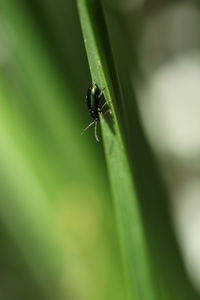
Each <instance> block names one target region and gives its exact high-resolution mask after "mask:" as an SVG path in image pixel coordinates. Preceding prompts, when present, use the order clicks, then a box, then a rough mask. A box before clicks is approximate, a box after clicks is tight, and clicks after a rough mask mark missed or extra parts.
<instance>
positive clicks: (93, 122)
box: [81, 121, 95, 135]
mask: <svg viewBox="0 0 200 300" xmlns="http://www.w3.org/2000/svg"><path fill="white" fill-rule="evenodd" d="M93 124H95V121H92V122H91V123H90V124H89V125H88V126H87V127H85V129H83V131H82V132H81V135H83V134H84V132H85V131H86V130H87V129H88V128H90V127H91V126H92V125H93Z"/></svg>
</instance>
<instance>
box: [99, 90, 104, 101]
mask: <svg viewBox="0 0 200 300" xmlns="http://www.w3.org/2000/svg"><path fill="white" fill-rule="evenodd" d="M104 90H105V88H103V89H102V90H101V92H100V94H99V96H98V98H99V99H100V98H101V96H102V95H103V92H104Z"/></svg>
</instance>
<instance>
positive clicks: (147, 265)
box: [77, 0, 161, 300]
mask: <svg viewBox="0 0 200 300" xmlns="http://www.w3.org/2000/svg"><path fill="white" fill-rule="evenodd" d="M77 4H78V10H79V15H80V21H81V26H82V31H83V36H84V42H85V46H86V51H87V56H88V61H89V66H90V71H91V75H92V81H93V82H96V83H97V84H98V86H99V87H100V88H105V98H106V100H109V101H111V103H112V104H111V105H110V107H111V110H112V115H111V116H110V118H109V119H106V117H105V118H101V125H102V133H103V140H104V146H105V154H106V160H107V165H108V170H109V176H110V182H111V188H112V192H113V198H114V204H115V209H116V216H117V225H118V228H119V236H120V245H121V250H122V259H123V266H124V275H125V282H126V285H127V292H128V293H127V295H128V298H130V299H135V300H139V299H140V300H153V299H161V298H160V296H159V292H158V288H157V284H156V281H155V276H154V273H153V271H152V265H151V259H150V256H149V251H148V246H147V243H146V237H145V232H144V228H143V223H142V219H141V214H140V209H139V203H138V201H139V199H138V198H137V195H136V192H135V186H134V181H133V178H132V173H131V170H130V166H129V160H128V157H127V154H126V150H125V146H124V142H123V138H122V134H121V131H120V122H119V114H118V115H116V113H115V109H116V108H117V105H116V102H117V98H118V94H116V91H117V93H118V91H119V88H118V85H117V83H116V78H115V75H114V68H113V65H112V56H111V52H110V49H109V46H108V39H107V32H106V27H105V23H104V18H103V13H102V8H101V5H100V2H99V1H88V0H77ZM106 39H107V40H106ZM128 100H129V101H130V99H128ZM113 105H115V108H114V106H113Z"/></svg>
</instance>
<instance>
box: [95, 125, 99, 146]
mask: <svg viewBox="0 0 200 300" xmlns="http://www.w3.org/2000/svg"><path fill="white" fill-rule="evenodd" d="M97 123H98V122H97V121H94V136H95V139H96V140H97V142H99V138H98V135H97Z"/></svg>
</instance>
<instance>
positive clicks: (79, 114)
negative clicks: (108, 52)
mask: <svg viewBox="0 0 200 300" xmlns="http://www.w3.org/2000/svg"><path fill="white" fill-rule="evenodd" d="M102 3H103V4H104V8H105V15H106V20H107V24H109V25H110V26H109V34H110V37H111V46H112V48H113V52H114V57H115V61H116V65H117V70H118V73H119V79H120V82H121V85H122V89H123V90H124V94H125V95H127V97H128V93H129V87H130V85H133V86H134V91H135V94H136V96H137V102H136V103H137V105H138V108H137V109H135V110H134V112H133V111H132V110H130V111H129V113H130V116H129V117H127V121H128V122H129V130H130V132H129V133H127V135H129V136H130V133H131V134H133V135H135V136H136V137H135V139H134V141H133V144H131V145H130V146H129V149H130V153H132V152H131V151H132V150H131V149H132V147H136V153H134V155H132V160H133V161H131V165H132V164H135V166H136V169H137V170H136V171H135V174H136V178H137V179H136V182H138V190H139V192H140V194H146V199H147V198H148V196H149V197H150V199H151V198H153V199H154V201H153V202H146V200H141V201H142V204H141V205H142V211H143V215H144V218H145V220H144V223H145V224H146V227H147V228H148V230H147V232H148V234H149V239H150V240H151V241H150V244H151V245H152V251H153V253H154V256H155V257H154V261H155V264H157V266H159V267H157V272H158V276H159V273H161V272H162V270H163V272H166V274H167V275H166V276H164V277H163V278H164V279H163V278H162V280H165V279H166V281H165V284H166V286H168V285H169V290H170V289H172V290H173V292H172V291H170V292H169V295H173V296H169V295H167V293H163V298H162V299H171V300H177V299H181V300H183V299H188V300H194V299H200V298H199V295H198V293H197V292H196V291H195V289H196V290H198V288H199V286H200V283H199V282H200V279H199V278H200V275H199V273H200V272H199V270H200V257H199V256H198V255H196V260H195V259H194V260H193V259H191V257H192V254H193V253H194V252H195V251H196V252H198V251H197V250H199V248H198V247H199V246H198V245H197V244H195V243H194V241H197V239H198V241H199V237H198V231H197V232H194V230H193V229H194V228H196V227H197V228H198V225H199V224H198V222H197V223H195V224H194V225H193V227H192V226H190V225H191V222H190V221H191V219H192V220H194V218H193V217H194V212H195V211H196V210H195V209H193V208H194V207H197V205H198V208H199V201H198V199H199V195H200V192H199V190H198V191H197V192H196V194H195V197H196V198H195V199H197V200H196V201H195V202H194V201H193V200H192V199H194V198H192V196H191V195H190V194H188V197H186V195H187V192H188V190H187V191H184V190H183V189H182V188H183V187H185V186H186V183H187V184H188V185H189V188H190V189H191V190H192V192H194V188H193V186H191V185H190V184H194V181H193V180H192V179H194V178H195V180H197V179H199V176H200V175H199V173H200V171H199V170H200V167H199V165H198V163H199V154H195V155H194V148H195V145H196V144H195V142H193V144H192V145H193V148H192V146H191V147H188V148H187V145H189V141H190V140H188V139H189V138H188V137H187V135H186V136H185V135H184V134H182V135H181V129H182V130H183V132H185V131H184V130H185V129H183V128H186V127H184V125H185V123H187V124H188V123H191V122H190V121H189V120H188V119H187V118H186V119H184V118H183V119H181V116H182V114H180V110H181V109H182V108H183V106H182V104H183V103H182V102H180V104H179V105H178V104H177V106H176V107H175V106H174V103H175V102H176V100H177V97H178V99H180V98H181V97H182V95H179V94H178V93H177V89H176V90H173V88H174V87H177V85H176V79H177V78H180V74H183V69H184V67H180V65H181V66H182V65H183V64H184V66H185V61H186V62H188V61H189V62H188V64H189V70H191V73H192V74H193V69H194V68H193V69H192V67H191V65H192V66H194V65H195V68H196V66H197V61H198V66H199V65H200V64H199V56H198V55H199V54H197V53H198V51H199V41H200V39H199V29H198V26H199V20H200V15H199V3H198V2H195V1H169V0H165V1H159V0H157V1H156V0H148V1H142V0H137V1H134V0H125V1H123V0H118V1H109V0H107V1H102ZM124 32H126V34H124ZM124 48H125V49H124ZM127 49H128V52H127ZM185 54H187V55H188V56H187V57H186V58H184V57H185V56H184V55H185ZM176 58H178V65H176V64H177V62H176V61H175V59H176ZM181 58H183V62H182V61H181V62H180V59H181ZM172 63H173V64H172ZM188 64H187V66H188ZM172 65H173V68H174V69H172V70H171V69H169V68H170V66H172ZM162 67H163V68H164V67H165V68H167V71H168V73H165V72H164V71H165V70H166V69H162ZM180 69H181V70H180ZM199 69H200V68H199ZM199 69H198V72H199ZM163 70H164V71H163ZM170 70H171V71H170ZM174 70H175V71H177V70H180V72H179V73H177V74H176V73H175V71H174ZM184 70H185V74H186V79H185V81H184V80H182V81H181V83H180V85H179V86H178V88H179V90H181V89H182V87H183V86H187V84H188V86H190V87H191V86H192V84H194V80H192V78H193V77H192V75H191V76H189V77H190V82H189V78H188V77H187V74H188V69H187V68H186V69H184ZM195 70H196V69H195ZM163 74H164V75H163ZM166 74H167V75H166ZM172 74H175V75H173V76H174V77H172ZM196 74H197V73H194V75H193V76H194V78H199V77H198V76H199V73H198V75H196ZM165 76H166V77H165ZM169 78H171V80H172V79H173V80H172V84H171V85H170V82H171V81H169ZM160 80H161V81H160ZM90 82H91V78H90V74H89V68H88V64H87V58H86V53H85V49H84V44H83V38H82V34H81V28H80V24H79V18H78V12H77V7H76V3H75V1H74V0H65V1H64V0H58V1H56V2H55V1H52V0H43V1H41V0H32V1H26V0H9V1H8V0H1V2H0V241H1V250H0V253H1V256H0V299H3V300H4V299H5V300H7V299H8V300H18V299H20V300H23V299H38V300H39V299H50V300H51V299H61V300H65V299H69V300H71V299H74V300H86V299H87V300H90V299H91V300H92V299H95V300H98V299H99V300H104V299H115V300H117V299H119V300H122V299H125V291H124V279H123V275H122V266H121V258H120V250H119V245H118V238H117V230H116V224H115V217H114V208H113V203H112V197H111V193H110V185H109V179H108V175H107V170H106V164H105V159H104V152H103V146H102V143H101V142H100V143H96V141H95V139H94V136H93V130H92V129H91V130H88V132H87V133H85V135H84V136H81V135H80V133H81V131H82V130H83V128H84V127H85V126H86V125H87V124H88V123H89V122H90V117H89V116H88V112H87V109H86V107H85V94H86V90H87V87H88V85H89V84H90ZM158 82H159V83H158ZM160 82H161V83H163V82H164V83H167V84H166V85H164V84H163V85H162V90H161V88H160V85H159V84H160ZM198 82H199V81H198V80H197V85H198ZM127 85H129V87H127ZM163 86H164V88H163ZM170 89H171V91H172V92H171V94H170V93H169V96H168V98H166V99H165V98H164V95H165V96H166V93H167V92H166V91H168V92H169V90H170ZM191 90H192V91H194V90H195V88H193V86H192V88H191ZM188 93H189V94H188V95H189V96H188V97H186V102H184V103H186V104H187V103H188V102H187V100H188V99H189V100H190V101H192V99H194V98H195V97H196V98H195V99H199V98H198V97H197V96H198V95H199V94H200V92H199V91H198V89H196V93H195V95H193V94H192V93H190V92H188ZM172 95H173V97H174V98H173V97H172ZM161 98H162V99H164V100H165V101H164V103H162V102H160V101H159V100H160V99H161ZM127 99H128V98H127ZM147 99H148V100H147ZM156 99H157V100H158V102H155V101H156ZM182 99H183V98H182ZM170 100H173V103H171V106H170V107H171V110H172V111H173V112H174V111H176V112H177V114H175V116H174V119H173V120H176V122H177V123H173V122H172V121H171V119H170V118H168V116H169V115H170V116H171V114H170V112H171V111H170V110H168V107H166V106H164V105H165V103H170V102H169V101H170ZM128 102H129V101H128V100H127V107H130V103H128ZM197 102H199V100H198V101H197ZM132 105H133V103H132ZM184 107H185V111H187V110H188V107H190V106H189V104H188V106H187V105H185V106H184ZM131 109H132V108H131ZM198 109H199V110H198ZM196 110H197V111H198V112H200V108H199V106H198V108H197V106H196ZM135 111H137V117H138V111H139V112H140V114H139V116H141V119H140V117H138V120H139V122H140V124H141V128H142V129H144V131H145V132H146V134H147V136H148V137H149V141H150V145H151V147H152V149H153V152H154V155H156V157H157V160H156V161H157V164H158V167H159V168H158V169H159V175H158V174H157V175H155V174H154V172H153V170H152V164H151V163H150V161H153V162H154V158H152V157H151V156H145V160H144V155H145V151H146V150H145V149H146V147H147V148H148V147H149V143H148V142H147V141H146V140H145V143H141V142H140V132H139V131H137V130H136V131H133V130H132V129H133V127H132V126H134V122H136V123H137V121H135V120H136V119H135V118H136V113H135ZM163 111H164V115H162V113H163ZM190 113H191V115H193V113H194V112H193V111H190ZM161 116H163V119H164V121H165V123H164V121H163V119H162V117H161ZM129 118H130V119H131V118H133V120H132V121H133V123H132V121H131V120H130V119H129ZM197 118H198V117H197ZM180 120H183V121H182V123H181V125H182V126H181V129H180V130H178V128H179V127H178V124H180ZM185 120H186V121H185ZM162 121H163V122H162ZM166 124H169V125H171V124H173V125H174V127H173V128H172V127H167V125H166ZM192 125H193V124H192ZM192 125H191V126H192ZM174 128H177V135H174ZM192 128H193V127H191V132H193V129H192ZM195 128H196V132H198V128H199V123H198V124H197V125H196V127H195ZM158 129H160V130H158ZM188 136H189V137H191V133H190V132H189V133H188ZM181 137H183V138H182V139H181V141H184V142H185V143H184V142H182V143H181V145H182V146H181V147H179V146H180V142H177V145H176V141H177V140H178V139H179V138H181ZM197 140H198V133H197V135H196V136H195V137H194V138H193V141H197ZM163 145H164V146H163ZM185 145H186V146H185ZM184 147H185V148H184ZM183 149H185V152H184V151H183ZM191 149H192V150H191ZM195 149H196V152H195V153H199V148H198V145H197V146H196V148H195ZM181 151H182V152H181ZM132 154H133V153H132ZM135 160H136V161H135ZM191 164H192V165H191ZM197 165H198V167H197ZM194 170H196V173H195V171H194ZM160 173H162V176H163V178H164V179H165V184H166V186H167V192H166V193H165V196H164V197H161V198H160V196H159V195H161V192H160V194H159V192H158V193H155V190H159V191H160V189H161V186H162V183H160V182H158V181H156V180H157V179H155V180H154V181H152V180H153V178H157V176H158V177H159V178H160ZM144 174H146V175H148V179H145V178H144ZM191 174H192V175H191ZM151 177H152V178H151ZM149 178H151V179H149ZM145 181H146V184H147V186H146V188H145V187H144V182H145ZM147 181H148V183H147ZM155 182H156V183H155ZM195 183H196V185H195V187H197V189H198V186H200V185H199V182H198V180H197V181H195ZM195 191H196V190H195ZM162 193H163V190H162ZM158 194H159V195H158ZM168 195H170V197H169V198H170V199H171V202H170V201H168ZM184 197H185V198H184ZM141 198H143V199H144V198H145V197H142V196H141ZM177 199H178V200H177ZM188 199H189V200H188ZM190 200H191V201H190ZM167 201H168V202H167ZM191 202H192V203H193V204H194V205H193V206H188V205H189V204H190V203H191ZM170 203H171V204H170ZM184 203H187V205H185V206H184ZM188 203H189V204H188ZM168 206H169V207H170V214H168V208H169V207H168ZM182 207H185V210H184V211H182V214H181V211H180V208H182ZM188 207H189V208H188ZM182 209H183V208H182ZM188 209H190V211H191V214H190V219H189V220H188V215H186V212H187V210H188ZM184 214H185V215H186V216H185V219H184V218H183V216H184ZM169 215H170V217H169ZM198 218H199V215H197V216H196V220H197V219H198ZM155 220H156V221H155ZM172 220H173V221H172ZM179 220H180V221H179ZM186 221H187V222H186ZM172 224H173V226H172ZM185 224H186V225H185ZM159 226H160V227H159ZM184 226H185V227H184ZM173 227H175V232H176V237H177V238H178V241H179V247H178V246H177V243H176V240H175V238H174V232H173V230H172V228H173ZM188 228H189V229H188ZM186 229H188V231H187V230H186ZM163 232H164V235H163ZM161 236H162V238H161ZM152 237H153V238H152ZM197 237H198V238H197ZM192 238H193V239H192ZM159 243H160V245H158V244H159ZM188 243H189V244H190V245H193V246H192V247H191V249H193V252H192V251H191V249H190V248H187V245H188ZM161 244H162V245H161ZM164 249H165V250H166V252H165V250H164ZM168 249H170V250H169V252H168V253H167V251H168ZM171 249H173V250H171ZM194 249H195V251H194ZM196 252H195V253H196ZM168 255H169V256H168ZM182 258H183V261H182ZM191 260H192V261H193V264H192V265H191V264H190V262H191ZM185 266H187V268H188V269H187V270H188V271H185ZM194 266H197V267H196V270H195V272H193V269H194ZM177 270H179V271H177ZM180 270H181V271H180ZM188 272H189V273H190V279H188ZM170 278H171V282H170ZM162 280H161V281H162ZM172 280H173V284H172ZM182 285H184V287H183V286H182ZM193 285H194V286H195V288H194V287H193ZM163 286H164V284H163ZM177 295H179V296H177ZM189 295H190V296H189ZM191 295H192V296H191Z"/></svg>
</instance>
